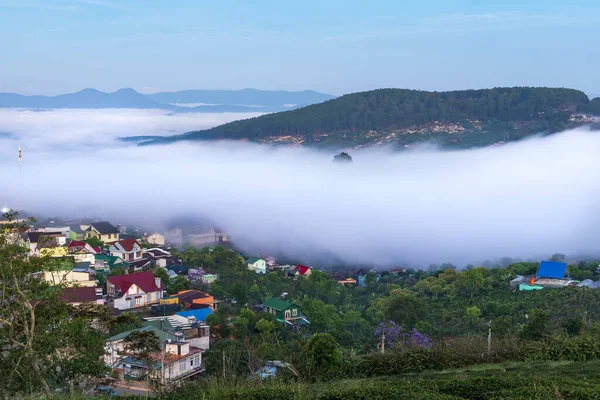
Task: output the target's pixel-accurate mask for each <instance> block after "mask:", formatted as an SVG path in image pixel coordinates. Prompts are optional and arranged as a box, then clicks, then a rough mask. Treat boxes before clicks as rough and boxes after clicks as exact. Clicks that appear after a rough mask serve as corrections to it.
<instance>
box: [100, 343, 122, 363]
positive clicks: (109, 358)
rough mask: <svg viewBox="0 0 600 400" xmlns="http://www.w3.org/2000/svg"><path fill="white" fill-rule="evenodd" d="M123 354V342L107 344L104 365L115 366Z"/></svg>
mask: <svg viewBox="0 0 600 400" xmlns="http://www.w3.org/2000/svg"><path fill="white" fill-rule="evenodd" d="M122 352H123V341H122V340H119V341H116V342H109V343H106V345H105V346H104V363H105V364H106V365H110V366H112V365H114V364H115V363H116V362H117V361H119V358H121V355H120V354H118V353H122Z"/></svg>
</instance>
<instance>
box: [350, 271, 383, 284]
mask: <svg viewBox="0 0 600 400" xmlns="http://www.w3.org/2000/svg"><path fill="white" fill-rule="evenodd" d="M368 274H372V275H373V276H375V282H379V279H380V278H381V275H379V272H377V270H376V269H375V268H371V269H370V270H368V271H366V270H364V269H361V270H359V271H358V273H357V277H356V281H357V282H358V285H359V286H362V287H366V286H367V281H366V279H367V275H368Z"/></svg>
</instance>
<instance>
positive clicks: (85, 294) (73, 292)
mask: <svg viewBox="0 0 600 400" xmlns="http://www.w3.org/2000/svg"><path fill="white" fill-rule="evenodd" d="M60 299H61V301H64V302H66V303H70V304H72V305H74V306H78V305H79V304H81V303H87V302H89V303H96V304H100V305H104V296H103V295H102V288H101V287H97V286H89V287H83V286H82V287H72V288H62V290H61V292H60Z"/></svg>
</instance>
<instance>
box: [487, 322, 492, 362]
mask: <svg viewBox="0 0 600 400" xmlns="http://www.w3.org/2000/svg"><path fill="white" fill-rule="evenodd" d="M490 354H492V321H490V323H489V327H488V355H490Z"/></svg>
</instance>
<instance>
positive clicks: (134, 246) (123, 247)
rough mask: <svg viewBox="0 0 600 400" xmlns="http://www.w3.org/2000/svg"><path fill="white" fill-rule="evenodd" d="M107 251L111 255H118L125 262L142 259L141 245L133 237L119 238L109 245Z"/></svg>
mask: <svg viewBox="0 0 600 400" xmlns="http://www.w3.org/2000/svg"><path fill="white" fill-rule="evenodd" d="M109 251H110V255H111V256H114V257H120V258H122V259H123V260H125V261H126V262H133V261H138V260H141V259H142V245H141V244H139V243H138V241H137V240H135V239H123V240H119V241H118V242H115V243H113V244H112V245H111V246H110V248H109Z"/></svg>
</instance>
